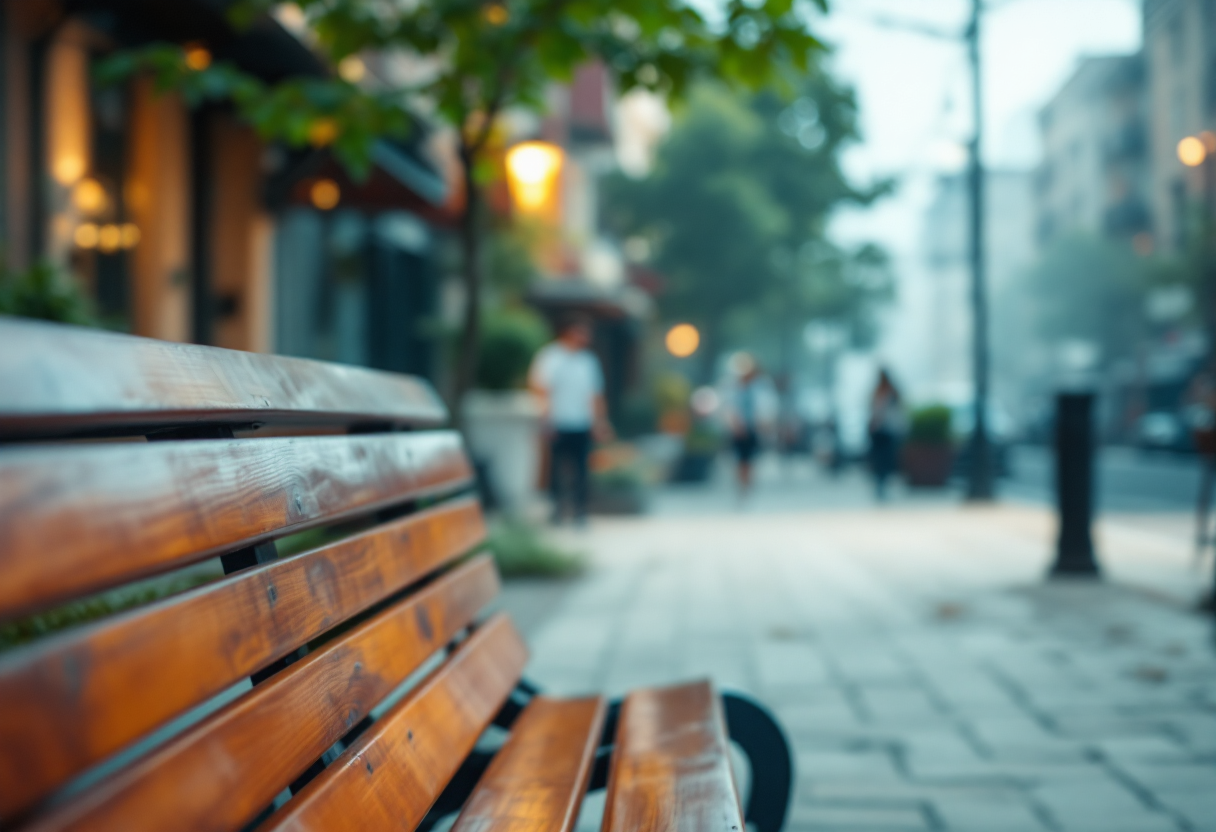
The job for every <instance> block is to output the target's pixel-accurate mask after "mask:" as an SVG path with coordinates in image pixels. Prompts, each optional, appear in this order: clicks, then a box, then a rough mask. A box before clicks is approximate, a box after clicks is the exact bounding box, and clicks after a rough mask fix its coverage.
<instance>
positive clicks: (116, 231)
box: [97, 223, 122, 254]
mask: <svg viewBox="0 0 1216 832" xmlns="http://www.w3.org/2000/svg"><path fill="white" fill-rule="evenodd" d="M121 246H122V229H121V228H119V227H118V226H117V225H114V224H113V223H106V224H105V225H103V226H102V227H101V230H100V231H99V232H97V247H98V248H99V249H101V250H102V251H104V252H106V253H107V254H108V253H110V252H113V251H118V249H119V248H120V247H121Z"/></svg>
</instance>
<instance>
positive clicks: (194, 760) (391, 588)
mask: <svg viewBox="0 0 1216 832" xmlns="http://www.w3.org/2000/svg"><path fill="white" fill-rule="evenodd" d="M445 421H446V412H445V410H444V407H443V404H442V403H441V401H440V400H439V399H438V398H437V396H436V395H435V393H434V391H433V390H431V388H430V387H429V386H428V385H427V384H426V383H424V382H421V381H419V380H416V379H411V378H406V377H402V376H397V375H391V374H387V373H380V372H375V371H371V370H365V369H359V368H353V367H341V366H337V365H330V364H322V363H319V362H312V361H305V360H299V359H290V358H282V357H275V356H265V355H255V354H249V353H238V352H232V351H227V350H219V349H211V348H206V347H197V346H187V345H180V344H170V343H164V342H158V341H151V340H147V339H140V338H132V337H129V336H122V335H115V334H110V333H103V332H96V331H88V330H80V329H75V328H71V327H64V326H58V325H54V324H43V323H34V322H28V321H20V320H15V319H10V318H0V627H3V628H4V629H3V630H0V632H3V633H5V634H6V636H7V637H8V638H9V639H10V640H11V639H12V638H15V637H19V636H20V635H21V634H23V633H26V632H28V631H30V630H36V629H38V628H41V627H53V626H56V623H57V622H62V621H63V620H66V619H74V618H80V619H88V618H90V616H91V615H92V614H93V613H94V612H95V611H97V610H103V611H104V610H108V609H113V608H115V607H118V608H123V607H127V606H130V608H129V609H123V610H122V611H120V612H118V613H116V614H111V615H105V616H103V617H100V618H98V619H97V620H91V621H89V620H86V621H83V622H82V623H79V624H76V625H74V626H70V627H67V628H65V629H63V630H62V631H60V632H56V633H55V634H53V635H50V636H48V637H46V638H42V639H38V640H36V641H33V642H31V643H29V644H24V645H18V646H15V647H9V648H8V649H5V650H4V651H3V652H0V827H2V828H6V829H7V828H12V827H14V826H15V827H16V828H23V829H24V828H29V829H86V828H87V829H90V830H94V829H122V830H137V829H147V830H165V829H214V830H235V829H241V828H244V827H246V826H247V825H249V824H250V823H252V822H254V821H256V820H258V819H259V818H260V817H261V816H263V815H265V814H266V813H267V811H268V807H270V806H272V804H273V803H274V801H275V799H276V796H279V795H280V794H281V793H282V792H283V791H284V789H287V788H292V790H293V791H299V790H300V789H301V788H302V787H303V785H304V783H305V782H306V781H307V780H308V779H309V778H310V777H312V776H313V775H315V774H316V773H317V772H318V771H320V769H321V768H322V761H323V760H324V761H325V762H329V761H330V760H332V759H333V757H334V756H335V755H338V754H341V755H342V758H341V759H340V760H339V761H338V762H337V763H335V764H334V765H330V766H328V767H325V770H324V772H323V773H322V774H321V775H320V776H318V777H317V778H316V782H313V783H312V786H311V788H310V789H309V790H308V792H307V794H306V795H305V796H306V798H307V800H305V801H292V812H291V817H290V818H288V819H284V822H287V823H289V824H295V825H296V828H306V827H308V826H310V824H314V822H316V823H321V821H323V820H324V818H326V817H327V813H330V812H333V811H334V809H333V807H334V806H337V805H339V804H343V805H345V806H347V807H349V806H350V805H351V803H350V801H352V800H353V801H355V803H357V804H359V805H366V806H370V805H371V804H373V803H374V804H375V805H376V806H378V807H379V809H378V810H377V811H376V814H379V813H387V815H391V816H392V817H393V818H394V824H401V823H403V822H405V823H407V825H408V826H409V827H411V828H412V826H413V825H414V824H416V823H417V821H418V820H419V819H421V817H422V813H424V812H425V811H426V809H427V807H428V806H430V804H431V802H432V801H433V800H434V797H435V794H437V790H438V789H441V788H442V786H443V784H444V783H445V782H446V781H447V779H448V778H450V777H451V775H452V773H453V772H455V771H456V769H457V767H458V766H459V764H460V763H461V761H462V760H463V759H464V758H465V756H467V754H468V753H469V751H470V750H471V749H472V747H473V745H474V743H475V741H476V739H477V737H478V736H479V735H480V734H481V733H482V731H483V730H484V728H485V727H486V725H487V724H488V723H489V722H490V721H491V719H492V718H493V717H494V715H495V713H496V712H498V710H499V709H500V707H501V706H502V704H503V703H504V701H505V700H506V699H507V698H508V697H509V696H510V694H511V691H512V688H513V687H514V685H515V683H516V681H517V680H518V678H519V676H520V673H521V671H522V667H523V664H524V662H525V659H526V654H525V649H524V647H523V645H522V643H521V641H520V639H519V637H518V635H517V634H516V632H515V630H514V629H513V627H512V626H511V624H510V622H509V621H507V620H506V619H505V618H503V617H501V616H495V617H491V618H489V619H488V620H484V621H481V620H479V614H480V612H481V611H482V609H483V608H484V606H485V605H486V603H487V602H488V601H489V600H490V599H491V598H492V597H493V596H494V594H495V593H496V592H497V590H498V576H497V572H496V571H495V568H494V566H493V563H492V561H491V560H490V559H489V558H488V557H487V556H485V555H480V556H477V557H473V558H467V557H466V556H467V555H468V554H469V553H470V552H473V551H474V550H476V548H477V547H478V546H479V545H480V544H481V543H482V542H483V540H484V537H485V527H484V525H483V520H482V516H481V512H480V508H479V505H478V503H477V501H476V500H475V498H474V497H473V496H471V493H470V486H471V481H472V472H471V469H470V465H469V462H468V459H467V458H466V456H465V453H464V450H463V447H462V444H461V441H460V438H459V436H458V434H456V433H454V432H452V431H450V430H443V429H440V426H441V425H442V424H443V423H444V422H445ZM305 532H307V534H305ZM327 541H328V542H327ZM298 549H302V551H298V552H297V551H296V550H298ZM221 567H222V569H221ZM221 573H222V574H221ZM196 583H201V585H199V586H196V587H195V588H191V589H181V588H182V587H188V586H190V585H191V584H196ZM175 590H180V591H175ZM166 593H169V594H168V595H167V596H166V597H158V596H162V595H165V594H166ZM147 598H155V599H156V600H152V601H150V602H144V603H136V602H138V601H141V600H144V599H147ZM422 670H425V671H427V672H426V675H425V676H424V677H423V678H422V679H421V680H418V677H419V676H420V675H421V672H420V671H422ZM403 692H404V693H403ZM373 711H374V712H375V715H376V717H377V719H376V720H375V722H374V724H372V723H371V722H370V720H369V716H370V715H372V714H373ZM369 725H370V727H369ZM439 729H441V730H439ZM343 749H345V750H344V751H343ZM381 782H389V783H391V784H392V786H391V787H390V788H374V789H373V788H372V787H373V786H375V785H376V784H378V783H381ZM369 801H370V803H369ZM280 814H282V813H280ZM387 815H385V816H387ZM411 819H412V822H410V820H411ZM276 822H278V819H272V820H271V821H270V823H271V824H275V823H276ZM314 828H315V825H314Z"/></svg>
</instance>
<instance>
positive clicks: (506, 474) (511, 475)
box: [464, 307, 549, 514]
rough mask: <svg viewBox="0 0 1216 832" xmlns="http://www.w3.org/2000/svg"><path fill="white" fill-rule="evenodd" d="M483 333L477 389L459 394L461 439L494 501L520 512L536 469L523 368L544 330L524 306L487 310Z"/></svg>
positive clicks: (535, 436)
mask: <svg viewBox="0 0 1216 832" xmlns="http://www.w3.org/2000/svg"><path fill="white" fill-rule="evenodd" d="M482 331H483V335H482V351H481V358H480V362H479V364H478V367H477V388H476V389H474V390H471V391H469V393H468V394H467V395H466V396H465V398H464V426H465V437H466V439H467V440H468V443H469V448H470V451H471V454H472V456H473V458H474V460H475V461H476V462H477V464H478V466H479V467H481V466H484V476H485V478H486V480H487V483H486V484H487V485H488V486H489V488H490V489H491V491H492V493H493V497H494V502H495V503H496V504H497V505H499V506H501V508H502V509H503V510H505V511H506V512H507V513H508V514H519V513H521V512H523V511H525V510H526V509H527V507H528V505H529V503H530V502H531V501H532V499H533V497H534V496H535V494H536V484H537V481H538V478H539V467H540V454H539V449H540V439H541V408H540V403H539V402H538V401H537V400H536V397H535V396H533V395H532V394H531V393H530V392H528V390H527V389H526V387H527V379H528V367H529V365H530V364H531V362H532V356H533V355H534V354H535V353H536V351H537V350H538V349H539V348H540V347H541V346H543V345H544V343H545V342H546V341H547V340H548V339H549V331H548V327H547V326H546V325H545V323H544V321H543V320H541V319H540V318H539V316H537V315H536V313H534V312H532V311H531V310H529V309H527V308H524V307H515V308H505V309H497V310H493V311H491V312H489V313H487V314H486V319H485V321H483V323H482Z"/></svg>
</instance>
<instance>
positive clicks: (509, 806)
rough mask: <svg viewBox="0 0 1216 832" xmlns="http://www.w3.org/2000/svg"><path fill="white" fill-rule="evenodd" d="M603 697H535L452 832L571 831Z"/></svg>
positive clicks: (588, 773) (584, 789)
mask: <svg viewBox="0 0 1216 832" xmlns="http://www.w3.org/2000/svg"><path fill="white" fill-rule="evenodd" d="M604 711H605V706H604V700H603V698H602V697H599V696H592V697H587V698H584V699H550V698H549V697H545V696H538V697H536V698H535V699H533V700H532V701H531V702H529V703H528V706H527V708H525V709H524V712H523V713H522V714H521V715H520V717H519V719H518V720H516V722H515V724H514V725H513V726H511V737H510V739H508V740H507V742H506V744H505V745H504V746H503V747H502V748H501V749H500V750H499V752H498V753H497V754H496V755H495V756H494V760H493V762H491V763H490V767H489V769H487V770H486V773H485V774H484V775H482V778H481V780H480V781H479V782H478V784H477V788H476V789H474V791H473V794H472V795H470V796H469V800H468V802H467V803H466V804H465V807H464V809H463V810H461V812H460V817H459V818H457V820H456V824H455V825H454V826H453V827H452V832H571V830H573V829H574V824H575V823H576V822H577V821H578V810H579V805H580V804H581V803H582V801H583V796H584V795H585V794H586V793H587V781H588V780H589V779H590V777H591V768H592V765H593V763H594V762H595V751H596V747H597V746H598V745H599V740H600V732H601V731H602V729H603V724H604Z"/></svg>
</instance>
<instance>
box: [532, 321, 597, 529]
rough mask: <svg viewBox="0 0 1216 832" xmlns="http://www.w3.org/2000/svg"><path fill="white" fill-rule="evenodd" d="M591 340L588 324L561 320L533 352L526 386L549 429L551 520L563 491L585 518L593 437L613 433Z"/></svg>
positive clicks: (558, 519) (555, 519)
mask: <svg viewBox="0 0 1216 832" xmlns="http://www.w3.org/2000/svg"><path fill="white" fill-rule="evenodd" d="M590 345H591V325H590V323H589V322H588V321H587V320H586V319H584V318H573V319H570V320H569V321H566V322H565V323H563V324H562V326H561V329H560V330H559V331H558V336H557V340H556V341H554V342H553V343H551V344H549V345H547V346H546V347H544V348H543V349H541V350H540V352H538V353H537V354H536V358H534V359H533V361H532V369H531V371H530V372H529V373H528V386H529V387H530V388H531V389H532V391H533V392H534V393H536V395H538V396H539V397H540V398H541V401H542V403H543V407H544V414H545V422H546V424H547V427H548V429H549V433H550V442H551V445H550V447H551V450H552V454H551V457H550V459H551V462H550V468H549V488H550V491H551V492H552V494H553V522H555V523H559V522H561V519H562V513H563V512H562V509H563V503H564V502H565V501H564V499H563V498H564V497H566V496H569V497H570V498H571V502H572V503H573V511H574V518H575V521H576V522H578V523H579V524H582V523H584V522H586V519H587V461H588V458H589V457H590V455H591V442H592V439H593V437H594V438H600V439H605V438H608V437H610V436H611V434H612V428H611V426H610V425H609V424H608V417H607V408H606V407H605V405H604V373H603V371H602V370H601V369H600V362H599V359H598V358H596V357H595V353H593V352H591V350H590V349H588V347H589V346H590ZM567 475H568V476H567ZM567 479H569V480H570V483H569V485H567Z"/></svg>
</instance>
